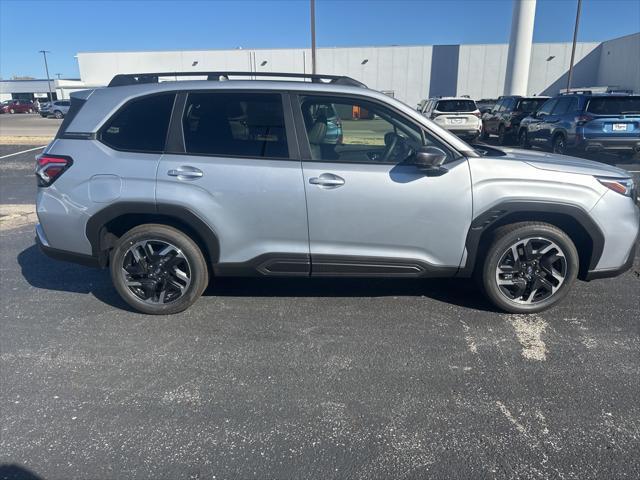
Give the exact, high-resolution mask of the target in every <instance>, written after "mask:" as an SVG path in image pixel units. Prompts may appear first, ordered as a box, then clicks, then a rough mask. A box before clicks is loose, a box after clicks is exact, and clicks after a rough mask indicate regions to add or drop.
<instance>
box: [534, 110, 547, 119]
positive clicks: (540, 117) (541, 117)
mask: <svg viewBox="0 0 640 480" xmlns="http://www.w3.org/2000/svg"><path fill="white" fill-rule="evenodd" d="M533 116H534V118H537V119H538V120H542V119H543V118H544V117H546V116H547V114H546V113H542V112H536V113H534V114H533Z"/></svg>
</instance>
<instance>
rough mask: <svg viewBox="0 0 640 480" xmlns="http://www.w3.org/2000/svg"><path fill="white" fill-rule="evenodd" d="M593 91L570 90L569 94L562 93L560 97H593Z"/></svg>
mask: <svg viewBox="0 0 640 480" xmlns="http://www.w3.org/2000/svg"><path fill="white" fill-rule="evenodd" d="M591 94H593V92H592V91H591V90H569V91H568V92H566V91H565V92H560V95H591Z"/></svg>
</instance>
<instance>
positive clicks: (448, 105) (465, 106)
mask: <svg viewBox="0 0 640 480" xmlns="http://www.w3.org/2000/svg"><path fill="white" fill-rule="evenodd" d="M476 109H477V107H476V102H474V101H473V100H440V101H439V102H438V106H437V107H436V110H438V111H439V112H473V111H474V110H476Z"/></svg>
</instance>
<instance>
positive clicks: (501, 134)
mask: <svg viewBox="0 0 640 480" xmlns="http://www.w3.org/2000/svg"><path fill="white" fill-rule="evenodd" d="M507 140H508V139H507V131H506V129H505V128H504V125H500V127H498V143H499V144H500V145H506V144H507Z"/></svg>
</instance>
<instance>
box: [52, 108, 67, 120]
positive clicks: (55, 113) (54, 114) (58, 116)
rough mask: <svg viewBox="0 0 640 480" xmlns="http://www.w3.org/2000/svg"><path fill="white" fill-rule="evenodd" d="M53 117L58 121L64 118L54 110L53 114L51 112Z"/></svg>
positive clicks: (58, 111) (59, 112)
mask: <svg viewBox="0 0 640 480" xmlns="http://www.w3.org/2000/svg"><path fill="white" fill-rule="evenodd" d="M53 116H54V117H56V118H57V119H58V120H59V119H61V118H62V117H64V115H63V114H62V112H61V111H60V110H56V111H55V112H53Z"/></svg>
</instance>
